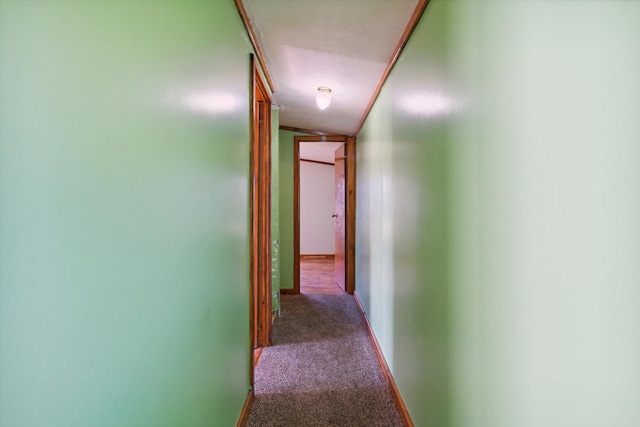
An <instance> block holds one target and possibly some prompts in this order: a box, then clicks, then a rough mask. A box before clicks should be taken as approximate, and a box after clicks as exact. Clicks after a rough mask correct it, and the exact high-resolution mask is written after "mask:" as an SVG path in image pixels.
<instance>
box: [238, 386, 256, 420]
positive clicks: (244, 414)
mask: <svg viewBox="0 0 640 427" xmlns="http://www.w3.org/2000/svg"><path fill="white" fill-rule="evenodd" d="M254 397H255V396H254V395H253V390H249V393H248V394H247V398H246V399H245V401H244V405H242V411H240V417H239V418H238V422H237V423H236V427H244V426H245V425H246V424H247V421H249V412H251V405H253V399H254Z"/></svg>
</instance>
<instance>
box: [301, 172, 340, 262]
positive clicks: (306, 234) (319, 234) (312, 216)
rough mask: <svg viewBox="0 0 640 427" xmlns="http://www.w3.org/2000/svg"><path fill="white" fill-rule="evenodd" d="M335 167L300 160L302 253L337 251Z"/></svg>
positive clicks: (332, 252)
mask: <svg viewBox="0 0 640 427" xmlns="http://www.w3.org/2000/svg"><path fill="white" fill-rule="evenodd" d="M334 209H335V168H334V166H333V165H325V164H319V163H311V162H303V161H301V162H300V254H301V255H318V254H324V255H333V254H334V253H335V220H334V218H333V217H332V216H331V215H333V213H334Z"/></svg>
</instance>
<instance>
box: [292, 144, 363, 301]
mask: <svg viewBox="0 0 640 427" xmlns="http://www.w3.org/2000/svg"><path fill="white" fill-rule="evenodd" d="M302 142H343V143H344V144H345V156H346V163H345V169H346V170H345V173H346V194H345V213H346V214H345V216H346V227H345V242H346V248H345V276H346V277H345V280H346V284H345V285H346V286H345V290H346V292H347V293H349V294H352V295H353V293H354V292H355V288H356V286H355V282H356V280H355V278H356V276H355V236H356V211H355V208H356V203H355V202H356V171H355V166H356V141H355V138H353V137H351V136H345V135H326V136H323V135H317V136H294V137H293V186H294V188H293V289H281V293H291V294H299V293H300V143H302Z"/></svg>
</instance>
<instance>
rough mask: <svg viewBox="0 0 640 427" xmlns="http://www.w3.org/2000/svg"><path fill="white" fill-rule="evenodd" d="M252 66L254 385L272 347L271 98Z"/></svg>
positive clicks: (255, 68) (251, 260)
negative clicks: (263, 351) (258, 358)
mask: <svg viewBox="0 0 640 427" xmlns="http://www.w3.org/2000/svg"><path fill="white" fill-rule="evenodd" d="M250 62H251V143H250V147H251V155H250V158H251V160H250V181H251V182H250V200H251V207H250V212H251V256H250V278H251V284H250V322H249V324H250V337H251V352H250V365H251V369H250V372H251V378H250V381H251V385H252V386H253V381H254V367H255V366H254V365H255V364H254V351H255V350H256V349H259V348H262V347H266V346H269V345H271V318H272V317H271V313H272V310H271V304H272V302H271V97H270V94H269V91H268V90H267V86H266V85H265V83H264V80H263V78H262V76H261V74H260V71H259V69H258V66H257V63H256V60H255V58H254V56H253V55H251V57H250Z"/></svg>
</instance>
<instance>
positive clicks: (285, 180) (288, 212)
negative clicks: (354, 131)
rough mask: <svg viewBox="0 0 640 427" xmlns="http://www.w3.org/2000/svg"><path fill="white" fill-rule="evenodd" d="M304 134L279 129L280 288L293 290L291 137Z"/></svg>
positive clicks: (292, 162) (304, 134)
mask: <svg viewBox="0 0 640 427" xmlns="http://www.w3.org/2000/svg"><path fill="white" fill-rule="evenodd" d="M295 136H309V134H306V133H299V132H291V131H288V130H283V129H280V132H279V163H280V164H279V175H280V176H279V182H280V194H279V196H280V201H279V209H280V215H279V218H280V288H281V289H293V265H294V263H293V164H294V161H293V137H295Z"/></svg>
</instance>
